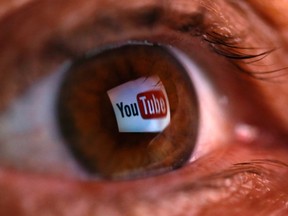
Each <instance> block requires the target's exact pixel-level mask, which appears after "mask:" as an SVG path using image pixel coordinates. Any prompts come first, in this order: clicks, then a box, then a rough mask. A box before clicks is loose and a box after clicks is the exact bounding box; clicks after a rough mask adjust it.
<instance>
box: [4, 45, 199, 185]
mask: <svg viewBox="0 0 288 216" xmlns="http://www.w3.org/2000/svg"><path fill="white" fill-rule="evenodd" d="M65 68H66V69H62V70H59V71H58V72H57V73H55V74H53V75H52V76H49V77H48V78H44V80H43V81H42V82H40V83H36V85H35V87H32V89H31V90H30V91H28V96H24V97H23V98H22V99H21V100H20V101H19V104H17V103H16V104H14V106H13V109H10V111H9V113H8V114H6V115H4V117H3V118H2V125H3V126H5V127H6V128H7V125H9V122H13V121H12V120H13V119H14V121H15V122H16V121H19V119H22V121H21V120H20V122H22V131H21V126H20V131H21V132H20V133H24V134H25V133H27V132H25V130H27V129H25V126H26V125H27V122H26V120H27V119H26V120H25V118H24V119H23V116H27V115H28V116H29V117H28V118H29V119H30V121H32V123H30V124H31V125H32V126H31V128H32V129H36V128H37V127H42V130H44V131H45V132H44V133H48V134H50V136H49V135H48V136H47V137H48V138H47V139H48V140H49V139H50V140H62V142H60V141H58V142H57V144H58V145H64V146H65V148H66V149H67V150H68V151H69V152H72V154H73V155H74V157H75V162H76V163H77V164H79V165H80V166H81V167H82V169H83V170H85V172H87V173H88V175H91V176H96V177H100V178H106V179H107V178H108V179H119V178H121V179H123V178H124V179H127V178H135V177H145V176H150V175H152V174H159V173H163V172H167V171H170V170H173V169H176V168H179V167H180V166H182V165H183V164H185V163H186V162H187V161H188V160H189V158H190V156H191V154H193V149H194V147H195V145H196V138H197V135H198V129H199V128H198V127H199V126H198V123H199V114H198V99H197V96H196V93H195V91H194V86H193V83H192V80H191V78H190V77H189V75H188V74H187V71H186V69H185V68H184V67H183V65H182V64H181V63H180V62H179V61H178V60H177V58H176V57H175V56H174V54H172V52H171V50H169V49H168V48H165V47H164V46H159V45H156V44H154V45H152V44H151V45H149V46H147V45H143V44H141V43H139V44H136V43H135V44H133V45H123V46H119V47H116V48H115V47H114V48H112V49H107V50H104V51H103V50H102V51H100V52H96V53H95V54H90V55H89V56H86V57H83V58H80V59H79V60H75V61H74V62H73V63H72V64H71V65H70V66H68V68H67V67H65ZM43 82H44V84H43ZM43 89H44V90H43ZM119 89H120V90H119ZM121 91H122V92H121ZM109 92H110V93H109ZM41 94H42V95H41ZM34 97H35V98H34ZM109 97H110V98H109ZM41 98H42V99H41ZM33 100H34V101H35V102H33V103H31V101H33ZM45 101H46V102H45ZM49 101H50V102H49ZM35 104H38V106H35ZM18 105H20V106H18ZM39 105H40V106H39ZM19 107H20V108H19ZM23 107H24V108H25V107H26V108H25V109H23ZM29 109H30V110H33V109H34V110H35V109H36V110H35V113H31V111H27V110H29ZM38 109H40V110H42V111H38ZM23 110H24V111H23ZM25 110H26V111H25ZM43 110H44V111H43ZM117 112H118V114H117ZM37 113H39V114H37ZM37 115H38V117H37ZM17 116H18V117H19V116H20V118H17ZM21 116H22V117H21ZM33 116H34V117H33ZM35 116H36V117H35ZM117 116H118V117H117ZM41 118H42V119H43V122H41V120H40V123H39V119H41ZM33 121H35V122H34V123H33ZM45 121H46V122H45ZM124 123H125V124H126V127H127V128H125V127H124V128H121V127H120V126H121V125H123V124H124ZM37 124H38V125H41V124H43V125H41V126H37ZM34 125H35V126H34ZM45 127H46V128H45ZM137 128H138V129H137ZM123 130H124V131H123ZM28 131H29V130H28ZM51 131H52V132H51ZM7 132H9V133H8V134H9V136H13V133H14V134H17V133H19V132H17V130H16V129H14V131H13V128H10V130H8V131H7V129H6V132H5V133H7ZM57 137H58V138H57ZM43 139H45V138H43ZM33 142H35V141H33V139H31V140H29V138H26V140H25V141H24V143H23V141H18V143H17V141H16V142H15V139H14V146H15V147H14V148H17V145H18V146H19V145H21V144H22V145H23V144H25V143H26V144H27V143H30V144H29V145H32V147H31V149H33V148H35V147H33V144H32V143H33ZM7 143H8V144H7V146H9V145H10V146H13V145H11V144H10V143H11V142H9V141H7ZM15 143H16V144H15ZM44 143H47V141H45V142H44ZM48 143H49V142H48ZM50 143H52V141H50ZM29 145H28V146H26V147H28V149H29ZM34 145H36V146H37V145H38V144H37V143H36V142H35V144H34ZM52 146H53V145H52ZM46 148H49V147H46ZM8 149H9V148H8ZM10 149H11V147H10ZM12 149H13V147H12ZM51 149H52V150H50V151H51V154H49V155H52V154H53V151H55V149H53V148H51ZM10 151H11V150H10ZM62 151H63V150H62ZM2 155H9V152H7V150H5V151H3V153H2ZM16 155H17V154H16ZM56 155H57V153H56ZM10 156H11V155H10ZM14 157H15V155H14ZM23 157H24V158H25V156H23ZM26 157H27V156H26ZM54 157H56V156H54ZM58 157H61V155H59V156H58ZM71 157H72V156H71ZM24 158H23V159H24ZM23 159H22V160H23ZM2 160H4V161H5V157H4V156H2ZM16 161H17V159H16ZM19 161H21V159H19ZM42 163H43V162H42ZM20 164H21V163H20ZM17 166H20V165H17ZM21 169H24V170H25V166H23V167H21Z"/></svg>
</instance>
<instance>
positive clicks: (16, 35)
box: [0, 0, 288, 216]
mask: <svg viewBox="0 0 288 216" xmlns="http://www.w3.org/2000/svg"><path fill="white" fill-rule="evenodd" d="M12 2H15V4H12ZM19 2H20V1H19ZM0 5H1V6H0V7H1V8H3V9H2V11H3V12H1V20H0V32H1V34H0V47H1V49H0V55H1V58H0V71H1V72H0V77H1V79H0V80H1V81H0V82H1V85H0V98H1V101H0V111H3V112H4V111H5V110H6V109H7V108H8V107H9V105H10V104H11V103H12V102H13V101H14V100H16V99H17V98H18V97H20V95H21V93H22V92H25V90H27V89H28V88H29V87H30V86H32V85H33V84H34V83H35V82H37V81H38V80H39V79H41V78H42V77H45V76H47V75H49V74H52V73H53V72H55V70H57V68H59V66H60V65H61V64H63V62H65V61H67V60H71V59H77V58H79V57H81V56H83V55H84V54H85V53H87V52H89V51H91V50H95V49H97V48H98V47H105V46H108V45H109V44H115V43H116V44H117V43H118V44H119V43H125V42H127V41H149V42H151V43H153V42H155V43H161V44H167V45H170V46H173V47H176V48H177V49H179V50H181V51H182V52H184V53H186V55H187V56H188V57H189V58H191V59H193V61H194V62H196V63H197V64H198V65H199V67H200V68H201V71H202V73H203V76H204V77H205V82H207V83H206V84H207V85H209V86H210V88H211V89H212V90H213V94H212V96H211V97H212V98H213V99H214V100H215V101H216V103H215V104H213V103H212V104H213V106H214V105H215V106H216V108H215V109H216V110H217V111H216V114H217V115H216V114H215V115H214V113H213V115H212V114H211V115H208V117H209V118H210V117H211V118H213V121H212V122H214V123H211V124H210V128H209V127H204V126H203V128H204V129H202V130H201V131H200V133H201V134H199V139H198V143H197V148H196V150H197V154H195V155H194V156H195V158H194V159H191V162H190V163H187V164H186V165H184V166H183V167H182V168H180V169H177V170H175V171H172V172H168V173H165V174H162V175H157V176H152V177H147V178H140V179H136V180H135V179H131V180H126V181H106V180H95V179H93V178H91V179H89V178H81V177H78V176H77V174H75V173H73V174H71V173H70V172H69V171H67V170H64V168H63V170H61V169H59V168H58V170H60V171H54V169H53V167H46V168H42V169H41V167H40V168H39V169H38V170H36V171H34V170H33V169H32V167H33V166H31V165H29V163H28V162H27V163H26V162H25V159H23V161H21V167H19V166H16V165H15V164H16V162H15V164H14V160H15V161H17V158H11V159H10V163H11V164H7V163H6V162H5V161H2V160H0V165H1V168H0V215H11V216H14V215H18V216H22V215H23V216H24V215H25V216H26V215H29V216H31V215H59V216H60V215H69V216H74V215H75V216H78V215H79V216H84V215H89V216H91V215H111V216H114V215H115V216H118V215H127V216H129V215H131V216H132V215H133V216H134V215H135V216H136V215H137V216H138V215H139V216H142V215H159V216H160V215H165V216H174V215H286V214H287V211H288V210H287V202H288V183H287V181H286V180H287V178H288V172H287V164H288V159H287V154H288V147H287V143H288V137H287V131H288V117H287V114H286V107H287V106H288V100H287V94H288V87H287V82H288V76H287V73H288V71H287V69H286V68H287V66H288V65H287V61H286V58H287V56H288V53H287V43H288V36H287V29H288V28H287V19H286V18H285V17H286V16H287V15H286V14H287V12H286V11H285V10H286V9H287V7H288V4H287V2H286V1H285V0H278V1H270V0H266V1H263V0H262V1H261V0H259V1H258V0H245V1H236V0H235V1H233V0H216V1H212V0H177V1H173V0H171V1H156V0H148V1H135V0H129V1H127V0H126V1H124V0H123V1H122V0H121V1H112V0H111V1H110V0H86V1H80V0H72V1H69V2H68V1H65V0H41V1H40V0H38V1H37V0H35V1H33V0H31V1H30V2H29V1H26V2H22V3H17V0H15V1H1V3H0ZM285 20H286V22H285ZM198 100H200V101H201V100H203V101H206V100H208V99H207V98H199V99H198ZM207 103H208V104H209V103H210V102H209V101H208V102H207ZM211 106H212V105H211ZM200 108H201V107H200ZM202 109H203V107H202ZM206 109H207V110H208V113H209V112H210V110H211V112H212V111H214V108H211V107H206ZM200 112H204V110H201V109H200ZM206 112H207V111H206ZM215 116H216V117H215ZM209 118H208V119H209ZM204 120H205V121H206V120H207V118H203V121H204ZM215 122H216V123H215ZM220 122H221V123H220ZM218 123H219V124H218ZM202 124H203V125H205V124H206V123H205V122H202ZM212 126H213V127H212ZM38 135H39V134H38V132H37V131H35V132H30V133H29V135H28V136H29V139H30V138H31V137H34V136H38ZM0 138H1V137H0ZM11 139H13V137H11ZM27 139H28V138H27ZM1 140H2V143H0V146H2V147H1V148H3V146H7V144H6V143H4V141H3V139H1ZM7 142H8V141H7ZM196 150H195V151H196ZM34 156H35V157H36V155H35V152H31V157H34ZM28 159H29V158H27V161H28ZM192 160H193V161H192ZM25 165H26V166H25ZM36 165H37V164H36ZM59 167H60V168H61V164H59Z"/></svg>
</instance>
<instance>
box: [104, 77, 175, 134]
mask: <svg viewBox="0 0 288 216" xmlns="http://www.w3.org/2000/svg"><path fill="white" fill-rule="evenodd" d="M107 93H108V96H109V98H110V101H111V103H112V106H113V109H114V113H115V117H116V120H117V124H118V129H119V132H142V133H143V132H161V131H163V130H164V129H165V128H166V127H167V126H168V125H169V123H170V106H169V101H168V97H167V93H166V90H165V88H164V86H163V84H162V82H161V80H160V79H159V77H158V76H151V77H141V78H139V79H136V80H132V81H129V82H126V83H124V84H122V85H120V86H117V87H115V88H113V89H111V90H109V91H108V92H107Z"/></svg>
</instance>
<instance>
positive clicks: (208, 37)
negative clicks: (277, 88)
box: [202, 31, 286, 80]
mask: <svg viewBox="0 0 288 216" xmlns="http://www.w3.org/2000/svg"><path fill="white" fill-rule="evenodd" d="M202 38H203V40H204V41H206V42H208V43H209V46H210V47H211V49H212V50H213V52H215V53H216V54H218V55H221V56H224V57H225V58H227V59H229V60H230V62H231V63H232V64H233V65H234V66H235V67H237V68H238V69H239V70H240V71H241V72H242V73H244V74H247V75H248V76H250V77H253V78H255V79H261V80H267V78H265V75H268V74H272V73H276V72H279V71H282V70H284V69H286V68H280V69H275V70H272V71H250V70H247V69H245V67H243V63H244V64H245V65H247V64H254V63H256V62H260V61H261V60H263V59H265V58H266V57H268V56H269V55H270V54H271V53H273V52H274V51H275V50H276V49H275V48H272V49H269V50H266V51H263V52H260V53H258V54H249V53H248V52H245V51H249V50H250V51H251V50H257V48H253V47H242V46H240V45H238V43H237V40H236V38H233V36H225V35H221V34H220V33H218V32H216V31H211V32H209V31H207V32H206V33H204V34H202ZM247 60H250V61H247ZM276 77H277V75H275V77H269V78H268V79H269V80H270V79H271V78H276Z"/></svg>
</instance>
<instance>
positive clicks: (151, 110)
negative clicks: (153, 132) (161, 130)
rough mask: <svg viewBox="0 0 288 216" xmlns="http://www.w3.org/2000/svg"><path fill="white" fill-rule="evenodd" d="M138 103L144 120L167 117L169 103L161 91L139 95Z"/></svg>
mask: <svg viewBox="0 0 288 216" xmlns="http://www.w3.org/2000/svg"><path fill="white" fill-rule="evenodd" d="M137 103H138V107H139V109H140V113H141V116H142V118H143V119H154V118H163V117H166V115H167V108H168V106H167V101H166V97H165V96H164V94H163V92H162V91H160V90H153V91H146V92H142V93H139V94H137Z"/></svg>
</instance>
